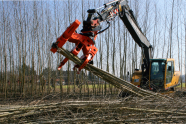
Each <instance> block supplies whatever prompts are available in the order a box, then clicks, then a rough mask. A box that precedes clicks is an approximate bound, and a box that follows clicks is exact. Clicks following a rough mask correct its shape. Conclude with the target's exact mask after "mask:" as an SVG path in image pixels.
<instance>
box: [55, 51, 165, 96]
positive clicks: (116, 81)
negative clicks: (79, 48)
mask: <svg viewBox="0 0 186 124" xmlns="http://www.w3.org/2000/svg"><path fill="white" fill-rule="evenodd" d="M58 53H60V54H62V55H64V56H65V57H67V58H68V59H69V60H71V61H73V62H74V63H75V64H77V65H79V66H80V65H81V64H83V60H81V59H80V58H78V57H77V56H74V55H73V54H72V53H70V52H69V51H68V50H66V49H64V48H58ZM84 69H86V70H88V71H90V72H92V73H93V74H94V75H96V76H98V77H100V78H102V79H103V80H105V81H106V82H108V83H110V84H112V85H114V86H115V87H117V88H119V89H121V90H122V91H125V92H129V93H130V94H134V95H137V96H141V97H144V96H157V97H162V96H161V95H160V94H158V93H154V92H151V91H147V90H144V89H141V88H138V87H136V86H135V85H133V84H131V83H130V82H128V81H125V80H123V79H121V78H118V77H116V76H115V75H112V74H110V73H108V72H106V71H104V70H102V69H99V68H97V67H95V66H93V65H91V64H87V65H86V66H85V67H84Z"/></svg>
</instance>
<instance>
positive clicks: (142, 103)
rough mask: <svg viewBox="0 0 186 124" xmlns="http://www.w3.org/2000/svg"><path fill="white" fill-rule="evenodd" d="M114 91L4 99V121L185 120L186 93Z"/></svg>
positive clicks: (0, 114)
mask: <svg viewBox="0 0 186 124" xmlns="http://www.w3.org/2000/svg"><path fill="white" fill-rule="evenodd" d="M176 93H177V94H175V93H172V94H169V96H166V95H165V96H163V97H152V96H150V97H144V98H142V97H136V96H132V95H131V96H128V97H124V98H120V97H118V96H117V95H116V94H115V95H107V96H89V97H86V96H84V97H81V98H80V97H79V98H78V97H68V98H67V97H66V98H63V99H61V98H60V97H59V95H58V94H51V95H47V96H45V97H42V98H37V99H31V98H30V99H24V100H23V99H17V100H12V99H7V100H6V101H4V102H3V101H1V102H0V103H1V106H0V122H1V123H49V124H50V123H138V122H142V123H149V122H151V123H185V122H186V100H185V99H186V97H185V96H183V94H180V93H179V92H176Z"/></svg>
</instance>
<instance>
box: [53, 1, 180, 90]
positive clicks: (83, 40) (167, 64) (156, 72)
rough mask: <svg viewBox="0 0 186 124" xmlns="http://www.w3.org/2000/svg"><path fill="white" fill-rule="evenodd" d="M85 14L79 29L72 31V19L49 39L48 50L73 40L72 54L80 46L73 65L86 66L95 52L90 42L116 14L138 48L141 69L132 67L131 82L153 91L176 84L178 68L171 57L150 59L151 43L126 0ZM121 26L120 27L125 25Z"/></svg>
mask: <svg viewBox="0 0 186 124" xmlns="http://www.w3.org/2000/svg"><path fill="white" fill-rule="evenodd" d="M87 12H88V17H87V19H86V20H84V21H83V29H82V30H81V33H76V31H75V30H76V29H77V27H78V26H79V24H80V22H79V21H78V20H76V21H75V22H74V23H73V24H71V26H69V27H68V28H67V30H66V31H65V32H64V33H63V35H61V37H59V38H58V39H57V42H56V43H53V45H52V49H51V51H52V52H53V53H55V52H56V51H57V49H58V48H61V47H62V46H63V45H64V44H65V43H66V41H67V40H68V41H70V42H73V43H75V44H76V47H75V49H74V50H72V51H71V53H72V54H74V55H77V54H78V53H79V51H80V50H81V49H82V50H83V53H84V56H83V57H82V59H83V60H84V63H83V64H82V65H81V66H78V65H76V66H75V67H78V68H79V70H81V69H82V68H84V67H86V64H87V63H92V59H93V57H94V55H95V54H96V52H97V48H96V47H95V46H94V44H95V40H96V37H97V35H98V34H100V33H102V32H104V31H105V30H107V29H108V28H109V27H110V21H112V19H113V18H115V17H116V16H119V17H120V19H121V20H122V21H123V23H124V25H125V27H126V28H127V29H128V31H129V32H130V34H131V36H132V37H133V39H134V41H135V42H136V43H137V44H138V45H139V47H141V50H142V65H141V70H138V69H136V70H135V71H134V73H133V75H132V80H131V83H132V84H134V85H136V86H137V87H141V88H143V89H148V90H152V91H154V92H165V91H169V90H172V91H174V88H175V87H176V86H177V85H179V77H180V72H178V71H175V60H174V59H172V58H170V59H169V58H165V59H163V58H158V59H154V58H153V56H152V50H153V47H152V45H151V44H150V42H149V41H148V40H147V38H146V36H145V35H144V34H143V32H142V31H141V29H140V27H139V26H138V23H137V21H136V19H135V17H134V14H133V11H132V10H131V9H130V8H129V6H128V1H127V0H114V1H112V2H109V3H106V4H104V5H103V6H102V7H99V8H97V9H89V10H88V11H87ZM101 22H107V24H108V26H107V27H106V28H105V29H103V30H102V27H101V26H100V24H101ZM125 27H123V28H125ZM66 61H68V58H66V59H65V60H63V61H62V62H61V65H60V66H59V69H60V68H61V67H62V66H63V65H64V64H65V63H66Z"/></svg>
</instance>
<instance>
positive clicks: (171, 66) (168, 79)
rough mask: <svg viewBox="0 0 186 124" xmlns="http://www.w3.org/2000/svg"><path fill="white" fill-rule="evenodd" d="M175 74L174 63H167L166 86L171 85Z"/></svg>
mask: <svg viewBox="0 0 186 124" xmlns="http://www.w3.org/2000/svg"><path fill="white" fill-rule="evenodd" d="M173 74H174V63H173V61H170V62H167V74H166V84H168V83H170V82H171V80H172V77H173Z"/></svg>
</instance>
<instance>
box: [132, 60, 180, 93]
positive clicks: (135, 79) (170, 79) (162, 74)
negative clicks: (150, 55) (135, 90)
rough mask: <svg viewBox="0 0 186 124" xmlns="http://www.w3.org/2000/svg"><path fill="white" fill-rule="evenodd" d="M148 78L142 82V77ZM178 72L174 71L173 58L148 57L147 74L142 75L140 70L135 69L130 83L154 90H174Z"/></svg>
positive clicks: (177, 83) (178, 75)
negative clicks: (148, 66)
mask: <svg viewBox="0 0 186 124" xmlns="http://www.w3.org/2000/svg"><path fill="white" fill-rule="evenodd" d="M147 77H148V79H147V80H146V81H145V83H144V78H147ZM179 77H180V72H178V71H175V61H174V59H150V68H149V76H145V77H144V76H143V74H142V71H135V72H134V73H133V76H132V84H134V85H137V86H139V87H142V88H148V89H150V90H153V91H155V92H162V91H166V90H174V87H176V86H177V85H179V84H180V82H179Z"/></svg>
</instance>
